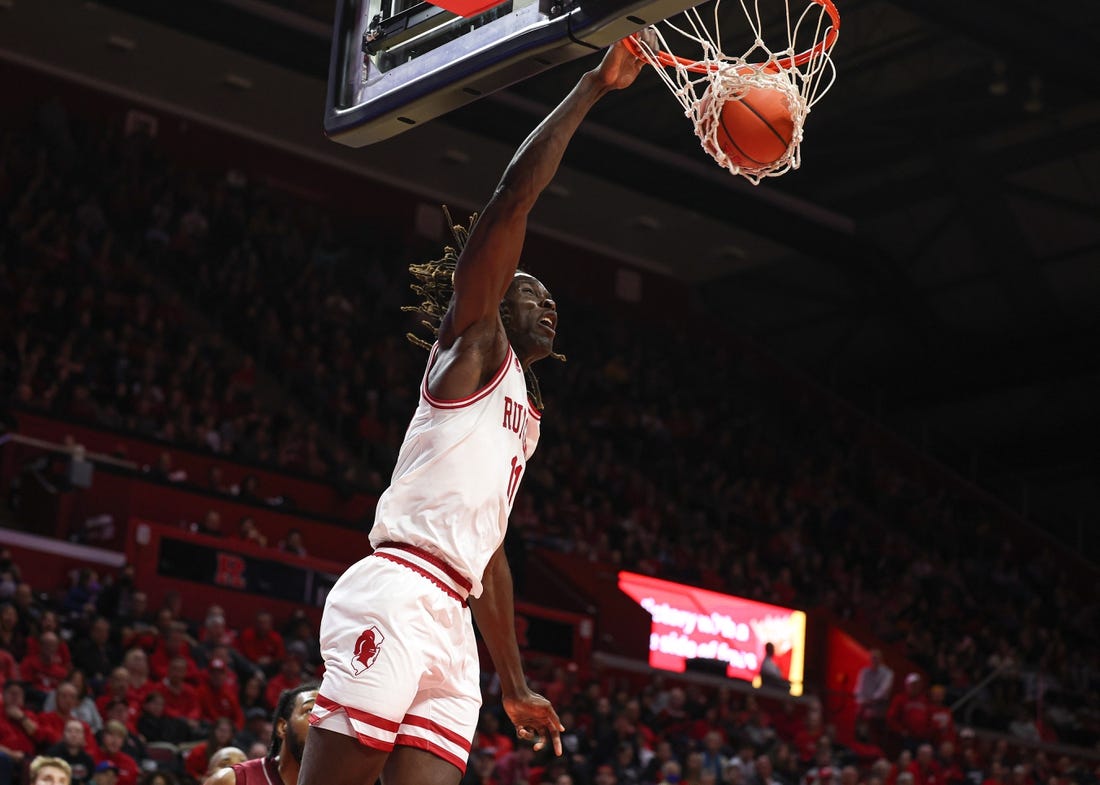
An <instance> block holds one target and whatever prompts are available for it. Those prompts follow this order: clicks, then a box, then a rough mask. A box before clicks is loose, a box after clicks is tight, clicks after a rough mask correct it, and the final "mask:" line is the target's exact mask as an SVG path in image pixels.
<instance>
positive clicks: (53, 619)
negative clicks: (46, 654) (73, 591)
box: [27, 611, 73, 672]
mask: <svg viewBox="0 0 1100 785" xmlns="http://www.w3.org/2000/svg"><path fill="white" fill-rule="evenodd" d="M47 632H52V633H53V634H54V635H56V636H57V655H58V656H59V657H60V658H61V662H63V663H64V665H65V670H66V672H68V670H69V668H71V667H72V663H73V658H72V654H70V653H69V644H67V643H65V641H63V640H62V639H61V623H60V622H59V621H58V619H57V614H56V613H54V612H53V611H45V612H44V613H43V614H42V618H41V619H39V620H38V634H37V635H32V636H30V637H29V638H27V656H30V655H31V654H38V653H39V652H40V651H41V650H42V636H43V635H45V634H46V633H47Z"/></svg>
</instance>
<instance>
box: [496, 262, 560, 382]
mask: <svg viewBox="0 0 1100 785" xmlns="http://www.w3.org/2000/svg"><path fill="white" fill-rule="evenodd" d="M501 315H502V317H503V318H504V329H505V331H506V332H507V333H508V340H509V341H510V342H511V344H512V346H513V347H514V348H515V350H516V352H517V354H519V356H520V359H521V360H523V361H524V362H534V361H535V360H541V359H542V358H543V357H547V356H549V355H550V352H552V351H553V350H554V337H555V336H556V335H557V328H558V306H557V304H556V303H555V302H554V299H553V297H551V296H550V292H549V290H547V288H546V287H545V286H543V285H542V283H541V282H540V281H539V280H538V279H537V278H534V277H532V276H530V275H524V274H520V275H517V276H516V277H515V278H513V279H512V285H511V286H509V287H508V293H507V294H506V295H505V296H504V302H503V303H502V304H501Z"/></svg>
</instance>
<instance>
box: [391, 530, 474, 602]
mask: <svg viewBox="0 0 1100 785" xmlns="http://www.w3.org/2000/svg"><path fill="white" fill-rule="evenodd" d="M378 547H379V548H394V549H396V550H399V551H408V552H409V553H414V554H416V555H417V556H419V557H420V558H421V559H423V560H424V561H426V562H428V563H429V564H434V565H435V566H436V567H438V568H439V569H440V570H442V571H443V573H444V574H446V575H447V577H449V578H450V579H451V580H452V581H454V582H455V583H457V584H458V585H459V586H461V587H462V588H463V589H465V590H466V591H467V592H469V591H470V589H472V588H474V585H473V584H472V583H470V581H469V579H468V578H467V577H466V576H465V575H463V574H462V573H461V572H459V571H458V570H456V569H455V568H454V567H452V566H451V565H449V564H447V562H445V561H443V560H442V559H441V558H439V557H438V556H436V555H435V554H432V553H428V552H427V551H425V550H421V549H420V548H417V547H416V546H415V545H407V544H406V543H403V542H383V543H380V544H379V546H378Z"/></svg>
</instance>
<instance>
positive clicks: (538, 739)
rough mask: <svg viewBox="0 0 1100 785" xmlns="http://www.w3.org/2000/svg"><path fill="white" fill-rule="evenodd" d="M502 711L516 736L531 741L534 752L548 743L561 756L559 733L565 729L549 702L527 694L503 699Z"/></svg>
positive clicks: (539, 696) (529, 693) (532, 694)
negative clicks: (506, 715)
mask: <svg viewBox="0 0 1100 785" xmlns="http://www.w3.org/2000/svg"><path fill="white" fill-rule="evenodd" d="M503 703H504V711H506V712H507V713H508V717H509V719H511V720H512V724H513V725H515V726H516V735H517V736H519V737H520V738H521V739H523V740H524V741H533V742H534V743H535V751H536V752H537V751H538V750H541V749H542V748H543V747H545V746H546V742H547V741H550V742H551V743H552V744H553V745H554V754H555V755H559V756H560V755H561V732H562V731H563V730H565V727H564V726H563V725H562V724H561V720H559V719H558V713H557V712H556V711H554V707H553V706H551V705H550V701H548V700H546V698H544V697H542V696H541V695H539V694H538V693H537V692H527V693H526V694H524V695H520V696H516V697H514V698H504V699H503Z"/></svg>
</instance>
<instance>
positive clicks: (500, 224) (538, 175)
mask: <svg viewBox="0 0 1100 785" xmlns="http://www.w3.org/2000/svg"><path fill="white" fill-rule="evenodd" d="M642 67H643V63H642V61H640V60H638V59H637V58H636V57H634V55H632V54H631V53H630V52H629V51H627V49H626V48H625V47H624V46H623V44H622V43H621V42H620V43H616V44H614V45H613V46H612V47H611V48H610V49H609V50H608V51H607V54H605V55H604V58H603V61H602V62H601V63H600V65H599V67H598V68H596V69H594V70H592V71H588V72H587V73H585V74H584V76H582V77H581V80H580V81H579V82H578V83H577V85H576V87H574V88H573V90H572V91H571V92H570V93H569V95H567V96H566V97H565V99H564V100H563V101H562V102H561V103H560V104H558V106H557V108H555V109H554V111H552V112H551V113H550V114H549V115H548V116H547V117H546V119H545V120H543V121H542V122H541V123H540V124H539V126H538V127H537V128H536V129H535V130H534V131H532V132H531V134H530V136H528V137H527V139H526V140H524V142H523V144H521V145H520V147H519V149H518V150H517V151H516V154H515V156H513V158H512V161H511V163H509V164H508V168H507V169H506V170H505V171H504V175H503V177H501V179H500V183H499V184H498V185H497V188H496V191H495V192H494V193H493V196H492V198H491V199H490V200H489V203H488V204H487V205H486V206H485V210H484V211H483V212H482V214H481V217H480V218H479V219H478V222H477V225H476V227H475V228H474V231H473V232H472V233H471V234H470V238H469V240H468V241H467V243H466V246H465V248H464V249H463V251H462V255H461V256H460V257H459V260H458V265H457V268H456V269H455V277H454V283H455V299H454V301H453V302H452V304H451V307H450V310H449V311H448V313H447V315H446V317H445V318H444V320H443V323H442V325H441V327H440V340H441V341H442V342H443V344H444V345H448V344H449V343H451V342H452V341H453V340H454V339H455V338H456V337H458V336H459V335H462V334H463V333H464V332H465V331H466V330H467V329H468V328H469V327H470V326H471V325H473V324H475V323H477V322H479V321H481V320H483V319H489V318H493V319H495V318H496V315H497V313H498V309H499V308H500V301H501V298H503V297H504V294H505V292H506V291H507V289H508V285H509V284H510V283H511V281H512V276H513V275H515V272H516V267H517V266H518V264H519V257H520V252H521V251H522V249H523V238H524V234H525V233H526V231H527V215H528V213H529V212H530V211H531V208H532V207H533V206H534V204H535V201H536V200H537V199H538V197H539V194H541V193H542V191H543V189H544V188H546V186H547V185H549V184H550V181H551V180H552V179H553V177H554V174H555V173H556V172H557V171H558V166H559V165H560V164H561V159H562V156H563V155H564V154H565V148H566V147H567V146H568V145H569V141H570V139H572V138H573V133H574V132H575V131H576V130H577V127H578V126H579V125H580V123H581V121H582V120H583V119H584V116H585V115H586V114H587V113H588V110H589V109H591V108H592V106H593V105H594V104H595V103H596V101H598V100H599V99H600V98H601V97H602V96H603V95H604V94H605V93H607V92H609V91H611V90H617V89H621V88H623V87H626V86H628V85H629V84H631V83H632V82H633V81H634V79H635V77H637V75H638V73H639V71H640V70H641V69H642Z"/></svg>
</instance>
